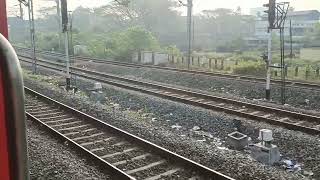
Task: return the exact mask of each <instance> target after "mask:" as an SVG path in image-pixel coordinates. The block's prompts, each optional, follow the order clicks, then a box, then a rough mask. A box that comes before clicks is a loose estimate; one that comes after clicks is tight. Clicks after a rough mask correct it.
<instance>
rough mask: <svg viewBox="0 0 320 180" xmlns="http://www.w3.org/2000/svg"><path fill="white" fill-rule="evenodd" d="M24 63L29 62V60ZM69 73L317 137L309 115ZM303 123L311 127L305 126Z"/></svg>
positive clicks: (315, 121)
mask: <svg viewBox="0 0 320 180" xmlns="http://www.w3.org/2000/svg"><path fill="white" fill-rule="evenodd" d="M22 61H26V60H22ZM27 62H29V63H30V61H27ZM48 64H50V65H45V64H40V65H41V66H43V67H45V68H49V69H54V70H61V69H59V68H56V67H52V66H53V65H55V66H59V67H60V68H61V67H63V66H62V65H60V64H56V63H53V62H50V63H48ZM72 73H73V74H74V75H77V76H79V77H82V78H85V79H90V80H94V81H98V82H102V83H106V84H110V85H114V86H117V87H121V88H125V89H130V90H134V91H139V92H143V93H146V94H150V95H155V96H158V97H161V98H166V99H170V100H173V101H178V102H182V103H186V104H191V105H195V106H200V107H203V108H206V109H211V110H218V111H223V112H226V113H228V114H233V115H237V116H240V117H244V118H249V119H253V120H258V121H265V122H268V123H271V124H275V125H281V126H283V127H286V128H288V129H293V130H299V131H302V132H306V133H310V134H320V117H319V116H315V115H311V114H305V113H298V112H292V111H288V110H284V109H279V108H274V107H269V106H263V105H259V104H252V103H248V102H242V101H239V100H233V99H229V98H224V97H218V96H213V95H208V94H203V93H199V92H194V91H190V90H183V89H179V88H175V87H169V86H165V85H161V84H155V83H149V82H143V81H138V80H134V79H129V78H123V77H120V76H115V75H110V74H105V73H101V72H95V71H91V70H85V69H81V68H74V67H72ZM230 107H231V108H230ZM252 111H253V112H252ZM306 122H307V123H310V124H305V123H306Z"/></svg>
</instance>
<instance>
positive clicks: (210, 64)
mask: <svg viewBox="0 0 320 180" xmlns="http://www.w3.org/2000/svg"><path fill="white" fill-rule="evenodd" d="M211 68H212V59H211V58H210V59H209V69H210V70H211Z"/></svg>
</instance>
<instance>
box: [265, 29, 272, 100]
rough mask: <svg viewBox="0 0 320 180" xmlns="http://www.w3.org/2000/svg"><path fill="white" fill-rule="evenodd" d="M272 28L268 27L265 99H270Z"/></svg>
mask: <svg viewBox="0 0 320 180" xmlns="http://www.w3.org/2000/svg"><path fill="white" fill-rule="evenodd" d="M271 65H272V29H269V38H268V62H267V82H266V99H267V100H268V101H270V99H271V85H270V83H271V74H272V69H271V67H270V66H271Z"/></svg>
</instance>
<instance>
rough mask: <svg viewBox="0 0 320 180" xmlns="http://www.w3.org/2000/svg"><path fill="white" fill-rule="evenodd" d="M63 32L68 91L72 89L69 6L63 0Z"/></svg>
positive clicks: (65, 0)
mask: <svg viewBox="0 0 320 180" xmlns="http://www.w3.org/2000/svg"><path fill="white" fill-rule="evenodd" d="M61 17H62V32H63V33H64V43H65V53H66V90H67V91H69V90H70V89H71V76H70V57H69V34H68V25H69V24H68V6H67V0H61Z"/></svg>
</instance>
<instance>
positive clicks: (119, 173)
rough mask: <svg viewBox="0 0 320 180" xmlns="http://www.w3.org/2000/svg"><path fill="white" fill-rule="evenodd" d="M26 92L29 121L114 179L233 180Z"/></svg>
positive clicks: (28, 91)
mask: <svg viewBox="0 0 320 180" xmlns="http://www.w3.org/2000/svg"><path fill="white" fill-rule="evenodd" d="M25 92H26V101H25V107H26V114H27V117H28V118H29V119H31V120H33V121H36V122H37V123H40V124H41V125H43V126H44V127H46V128H47V129H49V130H50V131H51V132H52V133H54V134H55V135H56V136H58V137H59V138H61V139H63V140H64V141H66V142H68V144H69V145H72V146H74V147H76V148H77V149H78V150H80V151H81V152H82V153H85V154H86V155H87V156H88V157H90V158H91V159H92V160H94V161H95V162H97V163H99V165H100V166H101V167H103V168H106V169H107V170H109V171H108V172H111V173H112V175H113V176H115V178H117V179H121V180H122V179H123V180H124V179H145V180H157V179H189V180H197V179H212V180H231V179H232V178H230V177H227V176H225V175H223V174H221V173H219V172H216V171H214V170H211V169H209V168H207V167H205V166H203V165H200V164H198V163H196V162H193V161H191V160H189V159H186V158H184V157H182V156H180V155H178V154H175V153H173V152H170V151H168V150H166V149H164V148H162V147H159V146H157V145H155V144H153V143H150V142H148V141H146V140H143V139H141V138H139V137H137V136H134V135H132V134H130V133H128V132H125V131H123V130H120V129H118V128H116V127H114V126H111V125H109V124H107V123H105V122H102V121H100V120H98V119H96V118H93V117H91V116H89V115H87V114H84V113H82V112H80V111H78V110H76V109H73V108H71V107H68V106H66V105H64V104H62V103H59V102H57V101H55V100H53V99H50V98H49V97H46V96H44V95H41V94H39V93H37V92H35V91H33V90H31V89H29V88H25Z"/></svg>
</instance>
